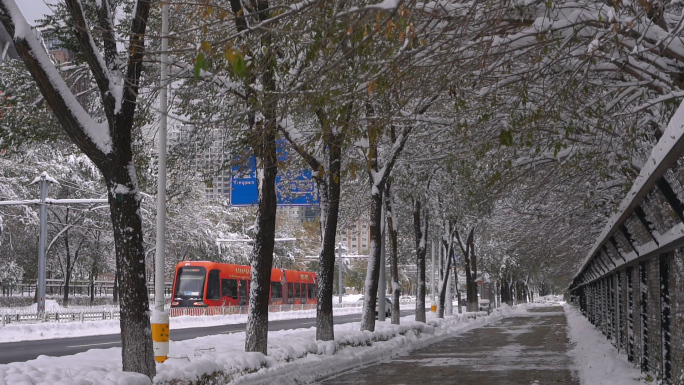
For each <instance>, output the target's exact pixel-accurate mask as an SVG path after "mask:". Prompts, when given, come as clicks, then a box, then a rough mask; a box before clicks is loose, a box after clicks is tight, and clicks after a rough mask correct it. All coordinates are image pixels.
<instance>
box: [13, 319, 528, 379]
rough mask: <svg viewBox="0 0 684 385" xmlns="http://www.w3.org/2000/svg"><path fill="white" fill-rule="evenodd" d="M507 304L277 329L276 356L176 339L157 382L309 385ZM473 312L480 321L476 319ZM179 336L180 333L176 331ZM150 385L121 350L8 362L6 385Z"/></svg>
mask: <svg viewBox="0 0 684 385" xmlns="http://www.w3.org/2000/svg"><path fill="white" fill-rule="evenodd" d="M525 308H526V307H525V306H519V307H516V308H515V309H511V308H509V307H507V306H504V307H503V308H502V309H501V310H498V309H497V310H496V311H495V312H494V313H493V314H492V315H490V316H486V317H482V316H481V315H483V314H484V313H478V315H480V316H481V317H478V318H474V315H475V314H474V313H469V314H468V317H465V316H460V315H456V316H447V317H446V318H445V319H437V318H435V315H434V313H428V314H427V320H428V322H427V323H420V322H415V321H413V318H414V316H407V317H403V318H402V320H401V322H402V323H401V324H400V325H392V324H391V323H390V322H389V321H386V322H377V323H376V331H374V332H368V331H360V330H359V329H360V323H359V322H351V323H346V324H341V325H335V336H336V338H335V340H334V341H317V340H316V330H315V328H313V327H309V328H299V329H290V330H280V331H272V332H269V340H268V342H269V346H268V355H263V354H261V353H245V352H244V346H245V333H244V332H240V333H229V334H216V335H211V336H206V337H199V338H195V339H191V340H183V341H172V342H171V346H170V355H169V360H167V361H166V362H164V363H161V364H159V363H158V364H157V376H156V377H155V378H154V383H155V384H159V385H199V384H225V383H229V382H230V383H233V384H268V385H272V384H274V383H277V384H301V383H310V382H313V381H317V380H320V379H323V378H326V377H330V376H334V375H337V374H340V373H342V372H344V371H346V370H349V369H351V368H355V367H361V366H366V365H371V364H374V363H377V362H379V361H382V360H386V359H389V358H392V357H395V356H397V355H401V354H405V353H408V352H409V351H411V350H414V349H418V348H422V347H425V346H427V345H430V344H433V343H436V342H439V341H441V340H444V339H447V338H451V337H453V336H454V335H456V334H459V333H461V332H464V331H467V330H470V329H472V328H475V327H479V326H482V325H485V324H488V323H491V322H495V321H498V320H500V319H501V318H503V317H505V316H509V315H513V314H514V313H518V312H522V313H524V312H525ZM471 317H472V318H471ZM172 338H173V335H172ZM20 383H25V384H60V385H67V384H78V385H85V384H98V385H120V384H127V385H129V384H130V385H143V384H145V385H149V384H150V383H151V382H150V380H149V378H147V377H145V376H143V375H141V374H137V373H130V372H123V371H122V370H121V348H108V349H91V350H88V351H86V352H83V353H78V354H75V355H71V356H62V357H48V356H39V357H38V358H37V359H35V360H30V361H27V362H14V363H11V364H7V365H0V385H8V384H20Z"/></svg>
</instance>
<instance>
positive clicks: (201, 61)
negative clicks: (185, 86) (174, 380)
mask: <svg viewBox="0 0 684 385" xmlns="http://www.w3.org/2000/svg"><path fill="white" fill-rule="evenodd" d="M206 69H207V60H206V59H205V58H204V53H203V52H200V53H198V54H197V58H195V68H194V69H193V73H194V74H195V79H196V80H199V77H200V71H201V70H206Z"/></svg>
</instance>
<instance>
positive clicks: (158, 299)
mask: <svg viewBox="0 0 684 385" xmlns="http://www.w3.org/2000/svg"><path fill="white" fill-rule="evenodd" d="M168 52H169V3H167V2H164V3H162V31H161V79H160V83H161V84H160V86H161V90H160V92H159V110H160V111H161V119H160V121H159V147H158V151H159V167H158V170H159V171H158V179H157V244H156V249H155V255H154V309H153V311H152V313H151V315H150V324H151V326H152V349H153V350H154V359H155V361H157V362H164V361H166V359H167V357H168V355H169V334H170V331H169V313H168V312H166V311H164V257H165V254H166V238H165V237H166V124H167V119H168V99H167V98H168V71H169V67H168V60H169V53H168Z"/></svg>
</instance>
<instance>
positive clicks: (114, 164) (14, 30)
mask: <svg viewBox="0 0 684 385" xmlns="http://www.w3.org/2000/svg"><path fill="white" fill-rule="evenodd" d="M66 5H67V8H68V10H69V14H70V17H71V23H70V24H69V25H68V27H67V28H69V29H70V31H72V32H71V33H73V36H75V39H76V41H77V42H78V47H79V53H81V54H82V55H83V57H84V60H85V63H86V64H87V67H88V69H89V71H90V73H91V75H92V78H93V79H94V82H95V83H96V85H97V94H98V95H99V101H100V103H101V104H100V106H101V107H100V108H101V109H100V110H96V111H98V112H100V113H99V114H97V115H95V116H94V115H92V114H91V113H90V112H89V111H88V110H86V109H85V108H84V107H83V106H82V105H81V104H80V103H79V100H78V98H77V95H74V93H73V92H72V91H71V89H70V88H69V86H68V84H67V83H66V81H65V80H64V79H63V78H62V76H61V74H60V72H59V71H58V69H57V67H56V66H55V64H53V62H52V61H51V59H50V57H49V56H48V54H47V52H46V51H45V49H44V47H43V45H42V44H41V42H40V40H39V39H38V37H37V35H36V31H35V30H33V29H32V28H31V26H30V25H29V24H28V23H27V22H26V20H25V19H24V16H23V15H22V14H21V11H20V10H19V8H18V7H17V5H16V3H15V1H14V0H2V1H1V2H0V22H2V24H3V25H4V26H5V29H6V30H7V31H8V32H9V34H10V35H11V36H13V39H14V45H15V47H16V49H17V52H18V53H19V56H20V57H21V58H22V60H23V61H24V64H25V66H26V68H28V71H29V72H30V73H31V76H32V77H33V79H34V80H35V81H36V83H37V84H38V88H39V89H40V91H41V94H42V95H43V97H44V98H45V100H46V102H47V105H48V106H49V107H50V109H51V110H52V111H53V113H54V114H55V116H56V119H57V121H58V122H59V123H60V125H61V127H62V129H63V130H64V131H65V132H66V133H67V135H68V136H69V138H70V139H71V140H72V141H73V142H74V143H75V144H76V145H77V146H78V147H79V149H80V150H81V151H82V152H83V153H84V154H86V155H87V156H88V157H89V158H90V159H91V161H92V162H93V163H94V164H95V165H96V166H97V168H98V169H99V170H100V172H101V173H102V175H103V177H104V180H105V184H106V186H107V197H108V199H109V206H110V212H111V221H112V224H113V230H114V239H115V248H116V257H117V271H118V277H119V284H120V288H119V290H120V291H121V340H122V346H123V349H122V361H123V369H124V370H126V371H133V372H138V373H142V374H145V375H147V376H149V377H150V378H152V377H154V375H155V371H156V370H155V364H154V358H153V352H152V341H151V338H149V333H148V332H146V331H148V330H149V328H150V321H149V317H148V316H147V312H148V311H149V303H148V298H147V288H146V282H145V263H144V261H145V256H144V247H143V234H142V219H141V217H140V211H139V209H140V199H141V196H140V193H139V186H138V181H137V174H136V169H135V165H134V164H135V163H134V159H133V148H132V144H133V130H134V121H135V112H136V107H137V103H136V101H137V99H138V90H139V85H140V77H141V73H142V69H143V58H144V54H145V36H146V28H147V20H148V17H149V13H150V5H151V4H150V2H149V1H145V0H139V1H137V2H136V4H135V7H134V8H133V11H134V14H133V15H131V19H130V20H131V22H130V25H129V26H128V28H127V30H126V32H125V34H119V31H118V30H117V29H116V26H115V21H114V19H115V15H116V12H117V10H116V8H114V7H113V5H114V4H113V3H112V2H110V1H108V0H105V1H100V2H97V4H96V6H95V9H94V11H95V12H93V13H89V12H88V13H87V12H86V10H85V9H84V6H83V3H82V2H80V1H77V0H66ZM94 26H97V28H93V27H94ZM92 31H97V34H95V33H93V32H92ZM124 35H125V36H126V37H127V38H128V42H127V43H123V42H122V39H121V38H122V37H123V36H124ZM120 47H125V50H123V51H120Z"/></svg>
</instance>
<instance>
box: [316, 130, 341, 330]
mask: <svg viewBox="0 0 684 385" xmlns="http://www.w3.org/2000/svg"><path fill="white" fill-rule="evenodd" d="M322 123H323V122H322ZM323 124H324V123H323ZM331 136H332V134H331ZM327 142H328V147H329V154H328V166H329V174H328V175H326V176H322V177H323V178H327V179H326V180H325V181H323V180H322V181H321V182H325V183H319V184H318V186H319V191H320V192H321V208H322V210H321V214H322V215H325V225H324V229H323V247H322V248H321V255H320V257H319V264H318V287H317V293H316V295H317V300H318V302H317V305H316V339H317V340H321V341H332V340H334V339H335V330H334V327H333V298H332V297H333V286H334V281H335V236H336V235H337V221H338V217H339V211H340V183H341V176H342V175H341V169H342V149H341V143H340V140H339V138H338V137H335V136H333V137H331V140H328V141H327ZM319 172H320V171H319ZM324 199H325V204H324ZM324 205H325V206H326V209H325V210H323V206H324Z"/></svg>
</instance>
